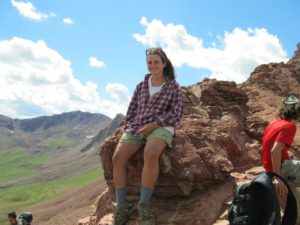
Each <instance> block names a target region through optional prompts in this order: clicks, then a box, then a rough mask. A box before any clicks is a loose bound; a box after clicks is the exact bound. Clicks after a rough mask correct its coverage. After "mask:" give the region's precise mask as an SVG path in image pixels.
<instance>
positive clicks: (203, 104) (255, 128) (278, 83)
mask: <svg viewBox="0 0 300 225" xmlns="http://www.w3.org/2000/svg"><path fill="white" fill-rule="evenodd" d="M299 48H300V46H299V45H298V50H297V51H296V53H295V56H294V57H293V58H292V59H291V60H290V61H289V62H287V63H271V64H268V65H261V66H259V67H257V68H256V69H255V70H254V72H253V73H252V74H251V76H250V78H249V80H248V81H246V82H245V83H243V84H241V85H239V86H237V85H236V84H235V83H234V82H226V81H217V80H210V79H205V80H204V81H203V82H200V83H197V84H195V85H192V86H188V87H183V88H182V91H183V94H184V101H185V102H184V115H183V118H182V121H181V124H180V127H178V129H177V130H176V137H175V139H174V143H173V148H172V149H166V151H165V152H164V153H163V154H162V156H161V159H160V169H161V172H160V177H159V180H158V182H157V187H156V190H155V194H154V196H153V198H152V203H151V206H152V207H151V208H152V209H153V211H154V213H155V215H156V216H157V224H158V225H171V224H174V225H175V224H176V225H177V224H178V225H182V224H187V223H188V224H193V225H197V224H199V225H200V224H201V225H211V224H215V225H221V224H223V225H225V224H226V225H227V224H228V223H227V221H226V209H227V207H228V202H229V201H230V200H231V198H232V193H233V191H234V188H235V186H236V184H240V183H243V182H248V181H249V180H251V179H252V177H253V174H254V173H255V172H258V171H261V170H262V168H261V167H260V168H258V169H254V170H253V169H251V168H253V167H255V166H258V165H260V149H261V139H262V135H263V130H264V128H265V126H266V125H267V124H268V121H270V120H272V119H274V118H275V116H276V108H277V106H278V104H279V103H280V101H281V100H282V98H283V97H284V96H286V95H287V94H294V95H296V96H297V97H300V78H299V77H300V74H299V71H300V70H299V59H300V53H299V52H300V51H299ZM122 132H123V127H122V126H121V127H120V128H119V129H117V130H116V132H115V133H114V134H113V135H112V136H110V137H109V138H108V139H106V141H105V143H104V144H103V145H102V147H101V151H100V155H101V159H102V166H103V170H104V176H105V180H106V182H107V189H106V191H105V192H103V193H102V194H101V196H99V198H98V200H97V203H96V207H97V209H96V211H95V214H94V217H93V219H94V220H95V221H97V223H96V222H91V223H90V224H93V225H94V224H109V223H110V222H111V220H112V213H113V202H114V188H113V180H112V161H111V160H112V155H113V152H114V150H115V147H116V144H117V142H118V139H119V138H120V136H121V134H122ZM296 140H297V138H296ZM142 152H143V148H141V149H140V151H139V152H138V153H137V154H136V155H135V156H134V157H133V158H132V159H131V161H130V163H129V165H128V192H129V198H130V199H132V200H135V201H137V200H138V198H139V189H140V183H141V178H140V176H141V169H142V166H143V154H142ZM249 169H250V170H249ZM249 171H250V172H249ZM136 219H137V218H136V215H134V216H133V217H132V218H131V220H130V221H129V222H128V224H130V225H131V224H136ZM87 224H88V223H87Z"/></svg>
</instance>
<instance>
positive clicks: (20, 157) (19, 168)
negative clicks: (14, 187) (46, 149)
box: [0, 148, 49, 183]
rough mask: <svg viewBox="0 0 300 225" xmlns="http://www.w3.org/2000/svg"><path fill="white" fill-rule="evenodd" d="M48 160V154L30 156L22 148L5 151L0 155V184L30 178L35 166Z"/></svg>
mask: <svg viewBox="0 0 300 225" xmlns="http://www.w3.org/2000/svg"><path fill="white" fill-rule="evenodd" d="M48 159H49V155H48V153H40V154H36V155H30V154H29V153H28V151H27V150H26V149H24V148H13V149H7V150H5V151H3V152H1V153H0V171H1V173H0V182H1V183H3V182H6V181H12V180H16V179H18V178H21V177H27V176H30V175H31V171H32V169H33V168H34V167H35V166H37V165H40V164H42V163H43V162H45V161H47V160H48Z"/></svg>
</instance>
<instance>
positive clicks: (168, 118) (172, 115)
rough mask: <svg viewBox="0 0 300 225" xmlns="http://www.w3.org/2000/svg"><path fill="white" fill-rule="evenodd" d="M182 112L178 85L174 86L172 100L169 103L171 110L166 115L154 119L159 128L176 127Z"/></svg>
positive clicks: (181, 98) (181, 99)
mask: <svg viewBox="0 0 300 225" xmlns="http://www.w3.org/2000/svg"><path fill="white" fill-rule="evenodd" d="M182 112H183V96H182V92H181V88H180V86H179V85H176V88H175V89H174V94H173V99H172V103H171V108H170V111H169V112H168V113H165V114H162V115H159V116H157V117H156V121H157V123H158V125H159V126H161V127H165V126H172V127H176V126H178V124H179V122H180V119H181V116H182Z"/></svg>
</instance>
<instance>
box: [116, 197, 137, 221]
mask: <svg viewBox="0 0 300 225" xmlns="http://www.w3.org/2000/svg"><path fill="white" fill-rule="evenodd" d="M134 210H135V206H134V204H133V203H132V202H129V201H127V200H126V201H125V202H124V204H123V205H122V206H120V207H119V208H116V211H115V215H114V222H113V225H124V224H125V223H126V222H127V220H128V219H129V217H130V215H131V214H132V213H133V212H134Z"/></svg>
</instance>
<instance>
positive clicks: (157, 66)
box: [147, 54, 166, 76]
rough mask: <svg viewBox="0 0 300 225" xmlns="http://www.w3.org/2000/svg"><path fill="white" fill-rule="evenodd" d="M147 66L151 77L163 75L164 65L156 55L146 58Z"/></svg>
mask: <svg viewBox="0 0 300 225" xmlns="http://www.w3.org/2000/svg"><path fill="white" fill-rule="evenodd" d="M147 66H148V70H149V73H151V74H152V75H154V76H155V75H163V71H164V68H165V66H166V65H165V63H163V61H162V59H161V58H160V56H159V55H157V54H150V55H148V56H147Z"/></svg>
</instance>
